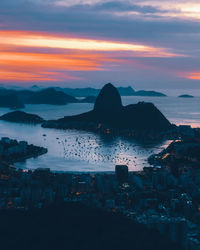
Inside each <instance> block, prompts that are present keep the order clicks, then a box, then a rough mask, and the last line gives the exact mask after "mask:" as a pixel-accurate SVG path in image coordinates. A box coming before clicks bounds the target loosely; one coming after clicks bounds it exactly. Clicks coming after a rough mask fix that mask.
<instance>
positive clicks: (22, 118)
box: [0, 111, 44, 124]
mask: <svg viewBox="0 0 200 250" xmlns="http://www.w3.org/2000/svg"><path fill="white" fill-rule="evenodd" d="M0 120H3V121H9V122H19V123H34V124H36V123H42V122H44V119H42V118H41V117H40V116H38V115H34V114H28V113H25V112H23V111H14V112H10V113H7V114H5V115H2V116H0Z"/></svg>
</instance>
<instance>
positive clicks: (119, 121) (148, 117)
mask: <svg viewBox="0 0 200 250" xmlns="http://www.w3.org/2000/svg"><path fill="white" fill-rule="evenodd" d="M72 123H73V124H74V126H81V125H80V124H81V123H84V126H87V125H89V124H90V123H94V124H98V126H99V124H101V125H102V124H104V125H106V126H109V127H111V128H117V129H134V130H140V131H141V130H142V131H144V130H154V131H165V130H169V129H170V128H171V126H172V125H171V124H170V122H169V121H168V120H167V119H166V118H165V116H164V115H163V114H162V113H161V112H160V111H159V110H158V109H157V108H156V107H155V106H154V105H153V104H152V103H144V102H139V103H138V104H132V105H128V106H122V101H121V97H120V94H119V92H118V90H117V89H116V88H115V87H114V86H113V85H112V84H110V83H109V84H106V85H105V86H104V87H103V88H102V90H101V91H100V93H99V95H98V97H97V99H96V102H95V105H94V109H93V110H91V111H89V112H87V113H83V114H80V115H75V116H66V117H64V118H61V119H59V120H55V121H47V122H45V123H44V124H43V125H42V126H43V127H50V128H53V127H55V128H67V127H68V125H69V124H72Z"/></svg>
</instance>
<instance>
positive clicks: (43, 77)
mask: <svg viewBox="0 0 200 250" xmlns="http://www.w3.org/2000/svg"><path fill="white" fill-rule="evenodd" d="M0 37H1V39H0V81H66V80H73V79H77V78H78V77H76V74H75V73H73V75H71V73H70V74H69V72H75V71H77V72H78V71H99V70H105V69H107V68H109V67H117V66H119V64H120V63H125V60H124V59H123V56H124V55H125V54H127V53H128V54H129V56H136V57H149V56H151V57H174V56H176V55H175V54H173V53H170V52H168V51H166V50H165V49H163V48H155V47H152V46H146V45H141V44H132V43H120V42H113V41H100V40H92V39H82V38H77V37H76V38H74V37H71V36H68V37H67V36H62V35H59V36H58V35H56V34H48V33H41V32H30V31H0ZM117 57H119V58H117ZM120 58H121V59H120ZM105 65H107V66H105ZM74 74H75V75H74Z"/></svg>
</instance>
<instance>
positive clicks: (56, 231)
mask: <svg viewBox="0 0 200 250" xmlns="http://www.w3.org/2000/svg"><path fill="white" fill-rule="evenodd" d="M0 220H1V224H0V232H1V234H0V241H1V249H2V250H13V249H20V250H28V249H30V250H61V249H70V250H78V249H82V250H86V249H87V250H94V249H95V250H102V249H104V250H123V249H134V250H151V249H152V250H161V249H162V250H168V249H171V250H175V249H176V250H179V249H180V248H179V247H178V246H176V245H174V244H171V243H170V242H169V241H168V240H167V239H166V238H165V237H163V236H161V235H160V234H159V233H158V232H157V231H155V230H148V229H145V228H144V227H143V226H141V225H138V224H136V223H135V222H132V221H131V220H128V219H125V218H123V217H120V216H116V215H113V214H111V213H107V212H103V211H100V210H98V209H89V208H87V207H85V206H83V205H81V204H71V203H69V204H65V205H64V204H62V205H58V206H54V207H49V208H44V209H38V210H32V211H31V210H29V211H16V210H13V211H12V210H11V211H0Z"/></svg>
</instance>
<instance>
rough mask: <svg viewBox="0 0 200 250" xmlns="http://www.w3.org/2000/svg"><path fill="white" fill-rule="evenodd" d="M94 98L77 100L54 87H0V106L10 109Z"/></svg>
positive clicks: (88, 100) (62, 103) (93, 100)
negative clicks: (38, 88)
mask: <svg viewBox="0 0 200 250" xmlns="http://www.w3.org/2000/svg"><path fill="white" fill-rule="evenodd" d="M95 99H96V98H95V97H87V98H85V99H81V100H79V99H77V98H75V97H74V96H71V95H68V94H66V93H64V92H63V91H58V90H56V89H54V88H47V89H42V90H39V91H31V90H13V89H5V88H0V107H8V108H11V109H21V108H24V105H25V104H51V105H65V104H67V103H91V102H92V103H94V102H95Z"/></svg>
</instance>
